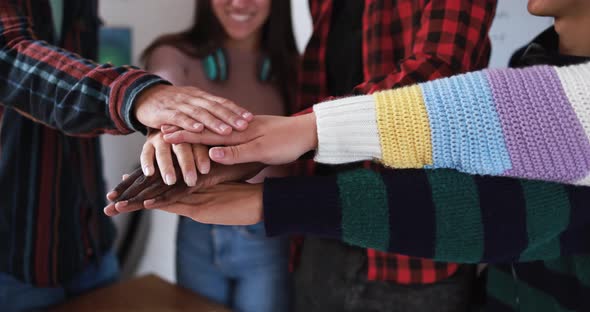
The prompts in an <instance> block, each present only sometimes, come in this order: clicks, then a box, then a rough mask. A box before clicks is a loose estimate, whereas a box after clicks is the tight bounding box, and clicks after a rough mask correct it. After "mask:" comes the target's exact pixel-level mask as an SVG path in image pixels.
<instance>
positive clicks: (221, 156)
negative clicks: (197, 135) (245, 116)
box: [209, 141, 263, 165]
mask: <svg viewBox="0 0 590 312" xmlns="http://www.w3.org/2000/svg"><path fill="white" fill-rule="evenodd" d="M256 145H257V144H256V143H255V141H251V142H248V143H245V144H241V145H234V146H225V147H213V148H211V149H210V150H209V158H211V160H213V161H215V162H217V163H220V164H223V165H235V164H243V163H250V162H262V158H263V151H261V150H260V148H259V147H258V148H256Z"/></svg>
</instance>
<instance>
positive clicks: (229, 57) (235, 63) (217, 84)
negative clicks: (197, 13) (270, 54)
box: [179, 49, 286, 115]
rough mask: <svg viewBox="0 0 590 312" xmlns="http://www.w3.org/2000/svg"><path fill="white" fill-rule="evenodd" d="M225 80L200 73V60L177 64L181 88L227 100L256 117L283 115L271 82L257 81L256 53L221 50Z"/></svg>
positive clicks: (280, 100) (281, 101)
mask: <svg viewBox="0 0 590 312" xmlns="http://www.w3.org/2000/svg"><path fill="white" fill-rule="evenodd" d="M224 52H225V56H226V61H227V67H228V78H227V80H224V81H214V80H211V79H209V78H208V77H207V75H206V73H205V71H204V70H203V65H202V60H201V59H198V58H192V57H189V56H184V57H182V58H181V59H180V60H179V61H180V62H181V64H180V65H181V66H182V69H183V73H184V76H183V80H184V81H183V82H184V83H183V84H184V85H187V86H196V87H198V88H199V89H202V90H204V91H206V92H208V93H211V94H214V95H217V96H220V97H223V98H226V99H229V100H231V101H233V102H234V103H237V104H238V105H240V106H242V107H243V108H245V109H247V110H249V111H251V112H252V113H254V114H255V115H285V113H286V109H285V101H284V99H283V98H282V96H281V94H280V92H279V90H278V87H277V85H276V84H275V83H273V82H270V81H269V82H261V81H260V80H259V79H258V74H259V70H260V63H261V56H260V55H259V53H257V52H250V51H238V50H232V49H224Z"/></svg>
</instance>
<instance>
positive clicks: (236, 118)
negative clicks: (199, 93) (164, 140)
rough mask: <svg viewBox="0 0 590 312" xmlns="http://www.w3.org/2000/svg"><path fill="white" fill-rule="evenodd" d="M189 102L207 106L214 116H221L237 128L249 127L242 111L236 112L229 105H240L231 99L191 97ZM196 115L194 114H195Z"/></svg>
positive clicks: (225, 121) (223, 120) (196, 105)
mask: <svg viewBox="0 0 590 312" xmlns="http://www.w3.org/2000/svg"><path fill="white" fill-rule="evenodd" d="M187 103H188V104H191V105H193V106H195V107H202V108H205V109H206V110H207V111H208V112H210V113H211V114H213V116H215V117H217V118H219V120H221V121H222V122H224V123H227V124H229V125H231V126H233V127H234V128H235V129H238V130H244V129H246V128H247V127H248V122H247V121H246V120H245V119H244V118H242V116H241V115H240V114H241V113H242V112H239V113H235V112H234V111H232V110H231V109H230V108H229V106H230V105H231V106H233V107H234V108H235V107H238V106H237V105H235V104H233V102H231V101H229V100H225V99H224V100H222V102H216V101H210V100H207V99H206V98H202V97H201V98H189V99H187ZM193 117H194V116H193Z"/></svg>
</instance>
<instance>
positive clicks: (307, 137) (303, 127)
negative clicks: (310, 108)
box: [296, 112, 318, 153]
mask: <svg viewBox="0 0 590 312" xmlns="http://www.w3.org/2000/svg"><path fill="white" fill-rule="evenodd" d="M296 118H298V119H299V120H298V122H299V126H298V128H299V130H300V133H301V134H302V136H301V137H302V139H303V148H304V149H305V150H304V153H307V152H309V151H313V150H315V149H317V147H318V131H317V125H316V116H315V113H314V112H311V113H309V114H305V115H301V116H298V117H296Z"/></svg>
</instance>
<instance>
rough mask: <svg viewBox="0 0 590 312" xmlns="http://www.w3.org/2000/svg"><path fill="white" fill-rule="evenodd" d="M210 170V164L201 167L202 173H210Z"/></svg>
mask: <svg viewBox="0 0 590 312" xmlns="http://www.w3.org/2000/svg"><path fill="white" fill-rule="evenodd" d="M209 171H211V167H210V166H209V165H203V166H202V167H201V174H209Z"/></svg>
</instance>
